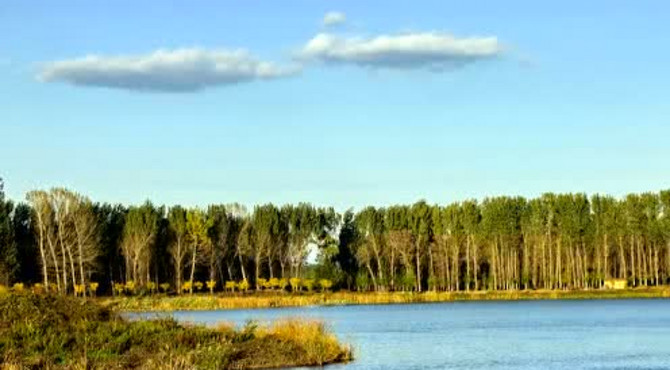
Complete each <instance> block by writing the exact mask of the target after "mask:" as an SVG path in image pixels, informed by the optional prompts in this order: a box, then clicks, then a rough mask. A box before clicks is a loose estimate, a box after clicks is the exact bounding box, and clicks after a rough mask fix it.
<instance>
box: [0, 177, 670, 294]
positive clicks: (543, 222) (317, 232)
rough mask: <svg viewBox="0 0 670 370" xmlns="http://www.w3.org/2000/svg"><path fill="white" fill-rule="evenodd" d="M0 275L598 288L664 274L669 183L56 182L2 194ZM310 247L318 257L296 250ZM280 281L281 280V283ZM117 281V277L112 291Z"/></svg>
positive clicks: (99, 288) (107, 289)
mask: <svg viewBox="0 0 670 370" xmlns="http://www.w3.org/2000/svg"><path fill="white" fill-rule="evenodd" d="M2 189H3V186H2V181H1V180H0V284H3V285H4V286H12V285H14V284H30V285H36V286H39V287H41V288H42V289H49V290H51V291H55V292H59V293H62V294H74V295H86V294H94V293H96V292H97V293H99V294H113V293H114V292H115V286H119V285H120V284H122V285H123V286H126V287H127V286H128V285H129V284H130V285H132V286H133V289H135V290H137V291H140V290H144V291H149V292H151V291H155V290H157V289H158V287H161V290H163V291H166V292H174V293H184V292H189V293H193V291H194V290H199V289H202V286H203V283H202V282H203V281H205V282H206V285H207V289H208V290H209V291H211V292H214V291H221V290H224V289H227V288H230V287H233V289H234V287H235V286H237V287H244V289H245V290H246V289H247V288H248V289H263V288H277V289H286V288H287V287H288V286H289V284H290V286H291V287H292V288H293V289H295V285H296V284H298V283H297V282H298V281H303V282H304V284H306V285H308V286H307V288H308V289H310V290H311V286H309V285H311V284H312V283H313V282H319V281H323V282H328V283H324V284H327V286H325V288H331V286H330V285H331V284H332V288H333V289H346V290H358V291H414V292H421V291H428V290H435V291H471V290H533V289H596V288H602V287H603V285H604V281H605V280H606V279H610V278H618V279H626V280H627V281H628V285H629V286H631V287H637V286H656V285H663V284H670V191H667V190H666V191H660V192H658V193H651V192H649V193H642V194H629V195H627V196H625V197H623V198H615V197H612V196H607V195H593V196H591V197H588V196H587V195H585V194H582V193H574V194H553V193H546V194H543V195H542V196H540V197H538V198H533V199H526V198H523V197H517V196H496V197H490V198H486V199H483V200H481V201H477V200H465V201H461V202H456V203H452V204H447V205H432V204H428V203H427V202H425V201H418V202H416V203H414V204H411V205H391V206H387V207H372V206H369V207H366V208H363V209H361V210H359V211H356V212H355V211H354V210H347V211H346V212H344V213H343V214H339V213H338V212H336V211H335V210H334V209H333V208H328V207H315V206H313V205H311V204H308V203H299V204H294V205H291V204H287V205H282V206H277V205H273V204H265V205H259V206H255V207H254V208H253V209H252V210H247V209H246V208H245V207H244V206H242V205H240V204H235V203H231V204H213V205H210V206H208V207H206V208H186V207H182V206H179V205H174V206H169V207H166V206H163V205H155V204H153V203H151V202H150V201H147V202H145V203H144V204H140V205H129V206H126V205H120V204H109V203H99V202H94V201H92V200H91V199H89V198H88V197H86V196H84V195H81V194H79V193H76V192H73V191H70V190H68V189H64V188H53V189H49V190H36V191H31V192H29V193H28V194H27V195H26V199H25V200H24V201H21V202H13V201H12V200H9V199H6V196H5V194H4V191H3V190H2ZM310 254H312V255H315V256H316V258H308V256H309V255H310ZM289 282H290V283H289ZM119 292H120V291H119Z"/></svg>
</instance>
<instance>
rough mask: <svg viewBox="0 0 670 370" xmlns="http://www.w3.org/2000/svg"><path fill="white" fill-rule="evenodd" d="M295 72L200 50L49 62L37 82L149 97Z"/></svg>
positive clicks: (237, 53) (238, 54) (239, 54)
mask: <svg viewBox="0 0 670 370" xmlns="http://www.w3.org/2000/svg"><path fill="white" fill-rule="evenodd" d="M297 72H298V69H297V68H295V67H282V66H278V65H276V64H274V63H272V62H265V61H259V60H258V59H256V58H254V57H253V56H252V55H251V54H249V53H248V52H247V51H245V50H207V49H199V48H190V49H175V50H157V51H154V52H152V53H150V54H145V55H135V56H113V57H107V56H97V55H92V56H87V57H84V58H80V59H72V60H62V61H55V62H50V63H47V64H46V65H44V67H43V68H42V70H41V72H40V74H39V75H38V79H39V80H40V81H44V82H54V81H61V82H66V83H69V84H72V85H77V86H94V87H107V88H116V89H125V90H133V91H147V92H150V91H151V92H193V91H199V90H203V89H206V88H211V87H215V86H226V85H232V84H238V83H243V82H251V81H255V80H270V79H276V78H281V77H286V76H289V75H292V74H295V73H297Z"/></svg>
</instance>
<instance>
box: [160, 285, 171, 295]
mask: <svg viewBox="0 0 670 370" xmlns="http://www.w3.org/2000/svg"><path fill="white" fill-rule="evenodd" d="M159 286H160V288H161V290H162V291H163V293H167V291H168V290H169V289H170V283H162V284H160V285H159Z"/></svg>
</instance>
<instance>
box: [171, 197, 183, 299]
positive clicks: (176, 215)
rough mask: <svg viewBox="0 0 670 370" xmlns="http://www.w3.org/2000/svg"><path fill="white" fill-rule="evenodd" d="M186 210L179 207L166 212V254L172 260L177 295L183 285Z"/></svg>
mask: <svg viewBox="0 0 670 370" xmlns="http://www.w3.org/2000/svg"><path fill="white" fill-rule="evenodd" d="M186 214H187V212H186V210H185V209H184V208H182V207H181V206H174V207H171V208H170V210H169V211H168V216H167V218H168V225H169V227H168V230H169V231H168V232H169V246H168V253H169V254H170V258H171V259H172V266H173V268H174V273H175V274H174V276H175V287H176V288H177V293H179V294H181V286H182V284H183V273H184V259H185V258H186V256H187V253H188V248H187V245H186V244H187V243H186V242H187V227H186Z"/></svg>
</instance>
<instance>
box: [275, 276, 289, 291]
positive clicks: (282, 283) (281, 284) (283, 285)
mask: <svg viewBox="0 0 670 370" xmlns="http://www.w3.org/2000/svg"><path fill="white" fill-rule="evenodd" d="M277 286H278V287H279V288H280V289H281V290H286V287H288V279H285V278H281V279H279V283H278V284H277Z"/></svg>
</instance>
